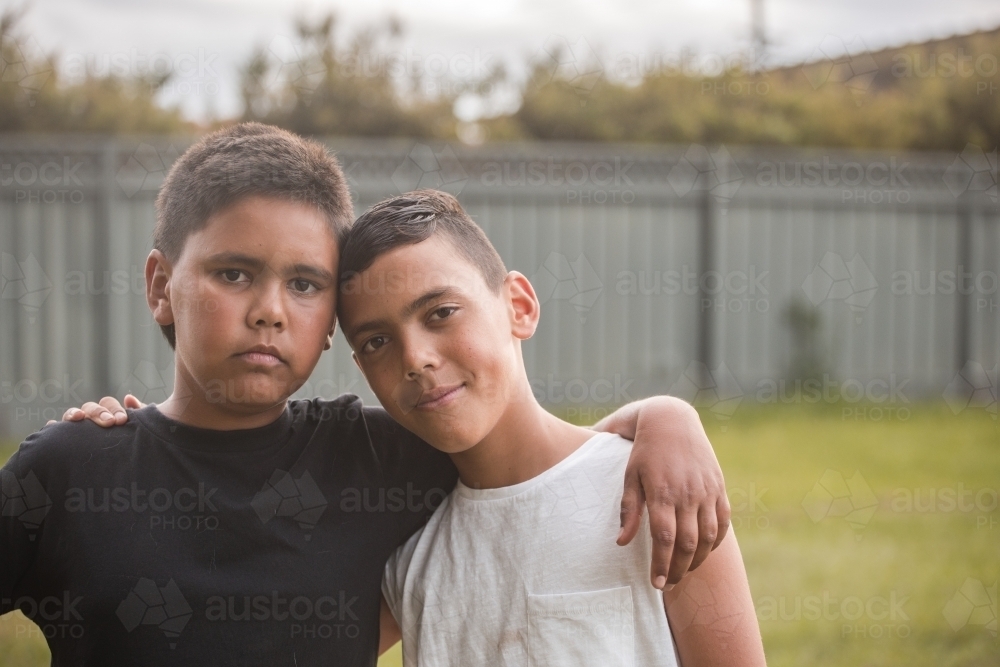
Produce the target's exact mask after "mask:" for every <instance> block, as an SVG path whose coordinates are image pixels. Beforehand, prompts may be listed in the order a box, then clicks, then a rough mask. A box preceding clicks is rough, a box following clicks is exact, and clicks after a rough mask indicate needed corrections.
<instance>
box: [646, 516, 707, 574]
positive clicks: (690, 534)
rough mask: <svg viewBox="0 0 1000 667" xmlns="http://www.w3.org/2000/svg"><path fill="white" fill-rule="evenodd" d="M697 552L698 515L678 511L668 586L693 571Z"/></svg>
mask: <svg viewBox="0 0 1000 667" xmlns="http://www.w3.org/2000/svg"><path fill="white" fill-rule="evenodd" d="M712 537H713V538H714V537H715V536H714V535H713V536H712ZM713 542H714V539H713ZM654 550H655V547H654ZM697 551H698V514H697V513H696V512H693V511H690V510H678V511H677V531H676V539H675V540H674V552H673V554H672V556H671V558H670V570H669V572H668V574H667V584H668V585H670V586H673V585H675V584H677V583H678V582H680V580H681V577H683V576H684V575H685V574H687V573H688V570H690V569H691V561H692V560H694V555H695V553H696V552H697Z"/></svg>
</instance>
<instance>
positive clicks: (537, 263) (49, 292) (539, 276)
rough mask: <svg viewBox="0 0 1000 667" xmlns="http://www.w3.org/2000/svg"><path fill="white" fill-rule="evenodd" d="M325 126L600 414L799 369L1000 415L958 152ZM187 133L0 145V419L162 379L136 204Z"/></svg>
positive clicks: (993, 294) (858, 386)
mask: <svg viewBox="0 0 1000 667" xmlns="http://www.w3.org/2000/svg"><path fill="white" fill-rule="evenodd" d="M329 143H330V145H331V147H332V148H333V149H334V150H335V151H336V153H337V155H338V158H339V159H340V161H341V163H342V164H343V165H344V168H345V172H346V174H347V177H348V180H349V183H350V186H351V190H352V193H353V197H354V205H355V208H356V210H357V212H361V211H362V210H364V209H365V208H367V207H368V206H370V205H371V204H373V203H375V202H376V201H378V200H379V199H381V198H383V197H386V196H389V195H392V194H396V193H399V192H401V191H405V190H409V189H414V188H417V187H441V188H443V189H445V190H448V191H451V192H454V193H457V194H458V196H459V199H460V200H461V201H462V203H463V205H464V206H465V207H466V209H467V210H468V211H469V213H470V214H471V215H472V216H473V218H474V219H475V220H476V221H477V222H478V223H479V224H480V225H481V226H482V227H483V229H484V230H485V231H486V233H487V235H488V236H489V237H490V239H491V240H492V241H493V243H494V244H495V245H496V247H497V250H498V251H499V252H500V255H501V256H502V257H503V259H504V261H505V262H506V263H507V265H508V267H509V268H511V269H514V270H518V271H521V272H522V273H524V274H525V275H527V276H528V277H529V278H531V280H532V282H533V284H534V285H535V287H536V289H537V290H538V293H539V297H540V299H541V301H542V302H543V304H542V319H541V323H540V326H539V329H538V331H537V333H536V334H535V336H534V337H533V339H532V340H530V341H528V342H526V343H525V344H524V348H523V349H524V355H525V361H526V364H527V366H528V372H529V376H530V378H531V380H532V386H533V388H534V389H535V393H536V395H538V397H539V399H540V400H542V401H543V402H545V403H546V404H548V405H550V406H552V407H554V408H557V409H563V410H570V411H572V410H577V411H579V415H578V416H581V417H582V418H586V417H587V416H591V417H595V418H596V417H599V416H601V415H602V414H604V413H605V412H607V411H608V410H609V409H611V408H613V407H614V406H615V405H617V404H618V403H621V402H623V401H625V400H629V399H633V398H638V397H640V396H643V395H646V394H649V393H653V392H672V393H675V394H678V395H682V396H684V397H686V398H689V399H693V400H696V401H698V402H700V403H702V404H703V405H706V406H709V407H712V410H713V411H714V412H715V413H716V414H717V416H719V417H720V418H725V417H726V416H728V415H730V414H732V411H733V410H735V409H736V406H737V405H738V404H740V403H742V402H753V401H765V402H766V401H774V400H782V398H781V396H777V397H776V395H775V393H774V391H773V389H775V388H779V389H783V390H784V392H785V393H784V397H785V398H791V399H794V396H793V393H794V389H795V388H796V386H798V385H797V384H796V379H798V380H800V381H801V377H802V375H803V373H809V374H812V375H820V376H821V377H826V378H827V380H828V382H831V383H834V384H835V385H836V386H837V388H838V391H849V392H858V391H860V392H861V393H862V394H864V393H865V392H866V391H868V393H869V394H870V397H871V396H874V397H875V398H876V399H877V398H878V396H880V395H881V394H880V393H879V392H881V391H882V387H883V385H884V386H886V387H889V386H890V385H898V387H902V388H903V389H902V394H901V395H905V397H906V399H905V400H917V399H918V398H921V397H930V398H935V397H941V396H942V394H943V393H944V392H945V391H946V390H947V391H949V392H951V393H952V394H954V393H955V392H956V391H957V392H958V395H959V396H958V399H955V400H957V401H958V402H957V403H954V405H956V406H958V407H957V408H956V409H961V401H962V400H965V398H962V397H963V396H965V397H966V398H968V397H969V396H971V395H972V394H971V393H970V392H972V391H974V390H978V392H979V393H977V394H976V397H975V398H974V399H973V398H968V402H969V404H970V405H977V406H979V407H984V401H985V407H989V403H990V401H989V398H988V397H989V396H991V395H992V396H993V403H992V410H993V411H994V414H995V410H996V403H995V396H996V382H997V379H996V375H995V373H996V368H997V362H998V360H1000V292H998V289H997V275H998V274H1000V224H998V209H997V203H996V200H995V197H996V190H995V187H994V189H993V190H992V192H991V191H989V189H988V188H989V184H990V183H993V184H994V185H995V183H996V178H997V174H996V171H995V167H993V171H989V172H981V173H979V174H976V175H975V178H972V176H971V175H970V174H971V171H970V169H971V168H970V167H967V166H965V163H963V162H962V159H961V158H959V157H958V156H956V155H955V154H903V153H897V154H883V153H876V152H847V151H823V150H768V149H741V150H733V151H726V150H725V149H724V148H721V149H719V148H708V149H703V148H701V147H697V146H695V147H663V146H618V145H587V144H506V145H488V146H484V147H480V148H468V147H463V146H460V145H448V144H438V143H432V144H429V145H425V144H423V143H421V142H413V141H406V140H385V141H382V140H379V141H375V140H347V139H332V140H330V142H329ZM187 144H188V140H181V139H174V140H170V139H162V138H150V139H129V140H124V139H110V138H99V137H97V138H95V137H61V136H44V137H39V136H35V137H32V136H7V137H3V138H0V252H2V265H3V266H2V268H3V272H2V280H0V295H2V298H0V382H2V386H0V400H2V404H0V434H16V435H23V434H25V433H28V432H30V431H32V430H35V429H37V428H38V427H40V426H41V425H42V424H44V422H45V420H46V419H48V418H54V417H58V416H59V415H61V414H62V411H63V410H65V409H66V408H67V407H69V406H71V405H76V404H78V403H79V402H80V401H82V400H89V399H92V398H96V397H98V396H100V395H103V394H105V393H114V394H116V395H121V394H122V393H124V392H126V391H132V392H134V393H137V394H138V395H139V396H140V397H141V398H143V399H144V400H147V401H159V400H163V398H165V397H166V396H167V395H168V394H169V391H170V388H171V384H172V375H173V367H172V353H171V351H170V349H169V347H168V346H167V344H166V342H165V341H164V340H163V338H162V336H161V333H160V330H159V327H158V326H157V325H156V323H155V322H154V321H153V320H152V317H151V315H150V313H149V310H148V308H147V306H146V302H145V295H144V278H143V267H144V263H145V258H146V255H147V254H148V252H149V250H150V248H151V245H152V230H153V225H154V221H155V214H154V209H153V201H154V198H155V196H156V193H157V191H158V188H159V186H160V184H161V183H162V179H163V177H164V175H165V173H166V171H167V169H168V168H169V166H170V164H171V162H172V161H173V160H174V159H175V158H176V156H177V155H178V154H179V153H180V152H182V151H183V149H184V148H185V147H186V145H187ZM990 157H991V158H992V156H990ZM992 159H993V162H992V164H994V165H995V158H992ZM987 162H988V160H987ZM984 164H985V163H984ZM990 179H992V181H991V180H990ZM984 183H985V184H986V185H985V186H984V185H983V184H984ZM810 322H811V323H812V325H810ZM345 391H351V392H355V393H359V394H361V395H362V396H363V397H365V398H366V400H373V397H372V396H371V393H370V392H369V391H368V389H367V387H366V386H365V383H364V380H363V379H362V378H361V376H360V374H359V372H358V371H357V369H356V367H355V365H354V363H353V362H352V360H351V354H350V350H349V349H348V347H347V345H346V343H345V342H344V340H343V337H342V336H340V335H338V336H337V337H336V341H335V344H334V348H333V349H332V350H331V351H329V352H327V353H325V354H324V355H323V356H322V357H321V360H320V362H319V365H318V366H317V368H316V370H315V372H314V373H313V375H312V377H311V378H310V379H309V382H308V383H307V384H306V385H305V386H304V387H303V388H302V389H301V390H300V392H298V395H299V396H313V395H323V396H335V395H337V394H340V393H342V392H345ZM873 391H874V393H873ZM991 391H992V392H993V393H992V394H990V392H991ZM984 392H985V393H984ZM984 396H986V397H987V398H985V399H984V398H983V397H984ZM898 400H903V399H898ZM953 402H954V401H953Z"/></svg>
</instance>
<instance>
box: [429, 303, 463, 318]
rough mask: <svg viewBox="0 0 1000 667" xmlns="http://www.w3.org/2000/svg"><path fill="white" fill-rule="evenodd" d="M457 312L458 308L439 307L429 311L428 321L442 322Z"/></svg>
mask: <svg viewBox="0 0 1000 667" xmlns="http://www.w3.org/2000/svg"><path fill="white" fill-rule="evenodd" d="M456 310H458V306H441V307H440V308H435V309H434V310H432V311H431V315H430V317H428V318H427V319H429V320H443V319H445V318H447V317H450V316H451V315H452V314H454V312H455V311H456Z"/></svg>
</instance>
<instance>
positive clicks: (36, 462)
mask: <svg viewBox="0 0 1000 667" xmlns="http://www.w3.org/2000/svg"><path fill="white" fill-rule="evenodd" d="M138 428H139V427H138V425H137V424H136V423H135V420H129V421H128V422H127V423H125V424H123V425H121V426H114V427H112V428H103V427H101V426H98V425H97V424H95V423H93V422H91V421H89V420H86V421H82V422H56V423H55V424H49V425H48V426H44V427H42V428H41V430H39V431H36V432H35V433H32V434H31V435H29V436H28V437H27V438H25V439H24V441H23V442H22V443H21V446H20V447H19V448H18V450H17V452H16V453H15V454H14V456H12V457H11V460H10V462H9V464H8V466H5V468H8V467H13V468H16V469H17V470H19V471H20V474H27V472H29V471H31V472H34V473H35V474H36V475H38V476H40V477H41V476H43V475H48V474H54V473H57V472H58V471H60V470H62V471H69V470H73V469H76V468H78V466H79V465H81V464H83V463H86V462H87V461H89V460H91V459H92V458H93V456H94V455H95V453H98V452H100V453H101V454H107V453H108V452H109V450H113V449H114V448H116V447H119V446H123V445H126V444H127V443H129V442H132V441H133V440H134V439H135V434H136V430H137V429H138Z"/></svg>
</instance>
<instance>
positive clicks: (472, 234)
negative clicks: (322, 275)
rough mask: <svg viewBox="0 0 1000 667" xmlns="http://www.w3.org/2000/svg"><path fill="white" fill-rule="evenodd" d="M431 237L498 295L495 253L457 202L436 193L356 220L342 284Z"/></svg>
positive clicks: (422, 193)
mask: <svg viewBox="0 0 1000 667" xmlns="http://www.w3.org/2000/svg"><path fill="white" fill-rule="evenodd" d="M436 233H441V234H444V235H445V236H447V237H448V240H449V241H451V243H452V244H453V245H454V246H455V249H456V250H457V251H458V253H459V254H460V255H461V256H462V257H463V258H465V259H466V260H467V261H468V262H469V263H470V264H472V265H473V266H474V267H476V268H477V269H478V270H479V273H480V275H482V277H483V281H484V282H485V283H486V286H487V288H489V289H490V290H491V291H492V292H493V293H495V294H499V293H500V289H501V288H502V287H503V283H504V280H505V279H506V278H507V268H506V267H505V266H504V263H503V260H502V259H500V254H499V253H497V251H496V248H494V247H493V244H492V243H490V240H489V239H488V238H487V237H486V234H485V233H484V232H483V230H482V229H481V228H480V227H479V225H477V224H476V223H475V222H473V221H472V218H470V217H469V215H468V214H467V213H466V212H465V210H464V209H463V208H462V205H461V204H459V203H458V200H457V199H455V197H453V196H452V195H450V194H448V193H447V192H441V191H440V190H416V191H414V192H407V193H405V194H402V195H399V196H397V197H390V198H389V199H385V200H383V201H380V202H379V203H377V204H375V205H374V206H372V207H371V208H370V209H368V210H367V211H365V212H364V213H363V214H362V215H361V217H359V218H358V219H357V220H355V221H354V225H352V226H351V230H350V232H349V233H348V234H347V240H346V241H345V242H344V249H343V251H342V252H341V254H340V269H341V272H340V282H341V285H344V284H345V283H346V282H347V281H348V280H350V279H351V278H352V277H354V276H356V275H357V274H359V273H361V272H363V271H364V270H365V269H367V268H368V267H370V266H371V265H372V263H374V262H375V260H376V259H378V258H379V257H380V256H382V255H384V254H385V253H387V252H389V251H391V250H393V249H395V248H399V247H401V246H405V245H413V244H415V243H420V242H421V241H426V240H427V239H429V238H430V237H431V236H432V235H434V234H436Z"/></svg>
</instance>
